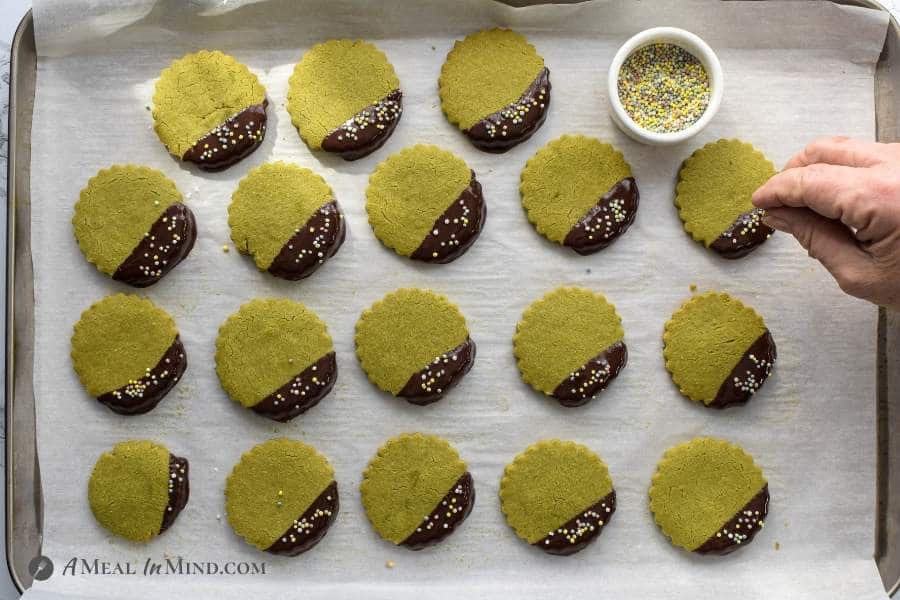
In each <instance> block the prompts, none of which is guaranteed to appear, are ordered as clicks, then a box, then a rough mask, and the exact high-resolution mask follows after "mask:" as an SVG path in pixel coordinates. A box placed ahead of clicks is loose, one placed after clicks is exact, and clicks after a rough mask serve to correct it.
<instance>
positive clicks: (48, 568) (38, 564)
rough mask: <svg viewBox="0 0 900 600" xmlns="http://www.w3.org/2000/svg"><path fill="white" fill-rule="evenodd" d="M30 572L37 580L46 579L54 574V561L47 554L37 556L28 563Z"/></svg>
mask: <svg viewBox="0 0 900 600" xmlns="http://www.w3.org/2000/svg"><path fill="white" fill-rule="evenodd" d="M28 572H29V573H31V576H32V577H34V578H35V579H36V580H37V581H44V580H45V579H48V578H49V577H50V576H51V575H53V561H52V560H50V559H49V558H47V557H46V556H35V557H34V558H32V559H31V562H30V563H28Z"/></svg>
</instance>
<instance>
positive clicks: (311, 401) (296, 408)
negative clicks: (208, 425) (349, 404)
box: [216, 298, 337, 422]
mask: <svg viewBox="0 0 900 600" xmlns="http://www.w3.org/2000/svg"><path fill="white" fill-rule="evenodd" d="M216 373H217V374H218V375H219V381H221V383H222V387H223V388H225V391H226V392H227V393H228V395H229V396H230V397H231V399H232V400H235V401H236V402H239V403H240V404H241V405H242V406H243V407H245V408H249V409H252V410H253V411H254V412H256V413H258V414H261V415H263V416H266V417H269V418H270V419H275V420H276V421H282V422H283V421H289V420H290V419H293V418H294V417H296V416H297V415H299V414H300V413H303V412H305V411H307V410H309V409H310V408H312V407H313V406H315V405H316V404H318V402H319V400H321V399H322V398H324V397H325V396H326V395H327V394H328V392H330V391H331V388H332V386H334V382H335V379H337V362H336V361H335V355H334V345H333V344H332V342H331V336H329V335H328V330H327V328H326V327H325V323H324V322H323V321H322V320H321V319H319V317H318V316H316V314H315V313H314V312H313V311H311V310H310V309H308V308H307V307H306V306H304V305H303V304H301V303H299V302H295V301H293V300H287V299H276V298H268V299H256V300H251V301H250V302H247V303H246V304H244V305H243V306H241V307H240V309H238V311H237V312H236V313H234V314H233V315H231V316H230V317H228V319H227V320H226V321H225V322H224V323H223V324H222V326H221V327H220V328H219V337H218V338H217V339H216Z"/></svg>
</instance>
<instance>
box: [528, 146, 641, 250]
mask: <svg viewBox="0 0 900 600" xmlns="http://www.w3.org/2000/svg"><path fill="white" fill-rule="evenodd" d="M519 193H520V194H521V196H522V206H523V207H524V208H525V212H526V214H527V215H528V220H529V221H531V223H532V224H533V225H534V226H535V228H536V229H537V231H538V233H540V234H541V235H542V236H544V237H545V238H547V239H548V240H550V241H551V242H556V243H557V244H561V245H564V246H568V247H569V248H572V249H573V250H574V251H575V252H578V253H579V254H592V253H594V252H597V251H598V250H602V249H603V248H605V247H607V246H608V245H609V244H611V243H612V242H613V241H615V240H616V239H617V238H618V237H619V236H621V235H622V234H623V233H625V231H626V230H627V229H628V228H629V227H630V226H631V224H632V222H634V217H635V214H636V212H637V208H638V202H639V194H638V189H637V185H636V184H635V182H634V177H632V176H631V167H630V166H629V164H628V163H627V162H626V161H625V158H624V157H623V156H622V153H621V152H619V151H618V150H616V149H615V148H613V147H612V146H611V145H610V144H607V143H604V142H601V141H600V140H598V139H596V138H592V137H586V136H583V135H564V136H562V137H560V138H557V139H555V140H553V141H552V142H550V143H548V144H547V145H546V146H544V147H543V148H541V149H540V150H538V151H537V153H536V154H535V155H534V156H532V157H531V159H530V160H529V161H528V163H527V164H526V165H525V168H524V169H523V170H522V176H521V182H520V185H519Z"/></svg>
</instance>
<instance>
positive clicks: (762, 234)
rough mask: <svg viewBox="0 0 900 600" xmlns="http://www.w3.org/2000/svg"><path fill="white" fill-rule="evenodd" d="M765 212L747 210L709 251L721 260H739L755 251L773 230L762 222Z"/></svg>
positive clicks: (710, 246) (717, 239)
mask: <svg viewBox="0 0 900 600" xmlns="http://www.w3.org/2000/svg"><path fill="white" fill-rule="evenodd" d="M764 214H765V211H763V210H762V209H759V208H754V209H752V210H749V211H747V212H745V213H743V214H742V215H740V216H739V217H738V218H737V219H735V220H734V223H732V224H731V227H729V228H728V229H726V230H725V231H724V232H723V233H722V235H720V236H719V237H718V238H716V240H715V241H714V242H713V243H712V244H710V245H709V248H710V250H712V251H713V252H715V253H716V254H718V255H719V256H721V257H722V258H732V259H733V258H741V257H744V256H747V255H748V254H750V253H751V252H753V251H754V250H756V249H757V248H758V247H759V246H760V245H761V244H762V243H763V242H765V241H766V240H767V239H769V236H771V235H772V232H774V231H775V230H774V229H772V228H771V227H769V226H768V225H766V224H765V223H763V222H762V220H761V219H762V217H763V215H764Z"/></svg>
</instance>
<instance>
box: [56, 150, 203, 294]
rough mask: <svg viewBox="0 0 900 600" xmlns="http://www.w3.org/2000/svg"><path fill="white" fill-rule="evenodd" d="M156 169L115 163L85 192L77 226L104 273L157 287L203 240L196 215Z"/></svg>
mask: <svg viewBox="0 0 900 600" xmlns="http://www.w3.org/2000/svg"><path fill="white" fill-rule="evenodd" d="M182 200H183V199H182V197H181V194H180V193H179V192H178V189H177V188H176V187H175V184H174V183H173V182H172V180H170V179H169V178H167V177H166V176H165V175H163V174H162V173H161V172H160V171H157V170H156V169H151V168H149V167H138V166H134V165H113V166H111V167H109V168H108V169H101V170H100V171H99V172H98V173H97V174H96V175H94V176H93V177H91V179H90V180H89V181H88V183H87V186H85V188H84V189H83V190H81V195H80V196H79V199H78V202H76V203H75V214H74V215H73V216H72V227H73V228H74V230H75V239H76V240H77V241H78V247H79V248H81V252H82V253H83V254H84V257H85V258H86V259H87V260H88V262H90V263H92V264H93V265H94V266H95V267H97V269H98V270H99V271H100V272H101V273H105V274H106V275H109V276H110V277H112V278H113V279H115V280H117V281H121V282H123V283H127V284H129V285H133V286H135V287H147V286H149V285H153V284H154V283H156V282H157V281H159V280H160V279H162V277H163V276H164V275H165V274H166V273H168V272H169V271H171V270H172V269H173V268H175V265H177V264H178V263H180V262H181V261H182V260H184V259H185V258H186V257H187V255H188V254H190V252H191V249H192V248H193V247H194V241H195V240H196V239H197V223H196V221H195V220H194V213H192V212H191V210H190V209H189V208H188V207H187V206H185V205H184V204H183V202H182Z"/></svg>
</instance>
